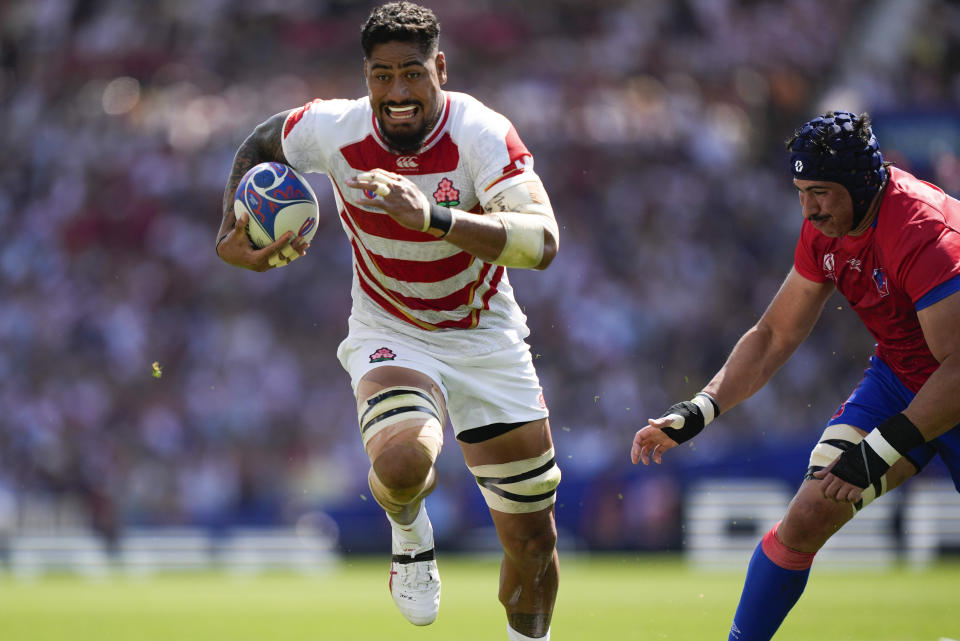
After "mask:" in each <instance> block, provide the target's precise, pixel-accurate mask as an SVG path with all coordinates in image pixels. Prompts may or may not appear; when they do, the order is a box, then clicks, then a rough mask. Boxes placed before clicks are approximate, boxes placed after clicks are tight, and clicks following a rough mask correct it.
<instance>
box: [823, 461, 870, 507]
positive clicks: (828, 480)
mask: <svg viewBox="0 0 960 641" xmlns="http://www.w3.org/2000/svg"><path fill="white" fill-rule="evenodd" d="M851 449H858V448H851ZM848 451H849V450H848ZM839 460H840V457H839V456H838V457H837V458H836V460H834V461H833V463H831V464H830V465H828V466H827V467H825V468H823V469H822V470H817V471H816V472H814V473H813V477H814V478H816V479H820V480H821V481H823V484H822V485H821V487H820V491H821V492H823V496H824V498H827V499H830V500H831V501H836V502H837V503H856V502H857V501H859V500H860V499H861V498H862V497H863V490H864V489H866V487H858V486H857V485H854V484H853V483H851V482H850V481H845V480H843V479H842V478H840V477H839V476H837V475H836V474H834V473H833V472H832V470H833V468H835V467H836V465H837V461H839Z"/></svg>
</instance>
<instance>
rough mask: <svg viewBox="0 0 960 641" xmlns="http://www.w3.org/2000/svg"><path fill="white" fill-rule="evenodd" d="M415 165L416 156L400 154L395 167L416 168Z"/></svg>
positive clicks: (416, 164) (416, 165)
mask: <svg viewBox="0 0 960 641" xmlns="http://www.w3.org/2000/svg"><path fill="white" fill-rule="evenodd" d="M417 167H418V163H417V157H416V156H400V157H399V158H397V169H416V168H417Z"/></svg>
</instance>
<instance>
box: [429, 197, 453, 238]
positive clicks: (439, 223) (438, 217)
mask: <svg viewBox="0 0 960 641" xmlns="http://www.w3.org/2000/svg"><path fill="white" fill-rule="evenodd" d="M452 226H453V212H451V211H450V209H449V208H447V207H441V206H440V205H430V229H439V230H440V231H442V232H443V233H442V234H440V238H443V237H444V236H446V235H447V234H449V233H450V227H452Z"/></svg>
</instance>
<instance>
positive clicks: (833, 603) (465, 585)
mask: <svg viewBox="0 0 960 641" xmlns="http://www.w3.org/2000/svg"><path fill="white" fill-rule="evenodd" d="M561 563H562V566H561V584H560V594H559V597H558V600H557V607H556V611H555V615H554V620H553V633H552V637H553V638H554V639H556V640H557V641H564V640H567V641H570V640H578V641H579V640H583V641H593V640H595V639H611V640H616V641H626V640H640V639H643V640H644V641H655V640H659V639H671V640H682V641H699V640H708V639H726V638H727V629H728V627H729V625H730V620H731V618H732V616H733V611H734V609H735V608H736V604H737V600H738V598H739V594H740V588H741V585H742V581H743V571H742V570H741V571H737V572H722V573H714V572H709V573H704V572H697V571H694V570H691V569H688V568H687V567H686V566H685V565H684V564H683V563H682V562H681V561H679V560H675V559H663V558H659V557H654V558H650V557H643V556H635V557H589V558H587V557H579V558H567V559H562V560H561ZM440 568H441V572H442V574H443V581H444V584H443V604H442V606H441V610H440V617H439V619H437V621H436V623H434V624H433V625H431V626H428V627H425V628H417V627H415V626H413V625H410V624H409V623H407V622H406V621H405V620H403V619H402V618H401V616H400V614H399V613H398V612H397V611H396V610H395V609H394V607H393V602H392V601H391V599H390V597H389V595H388V593H387V587H386V578H387V572H386V561H385V560H384V559H379V558H378V559H370V560H366V559H364V560H345V561H344V562H343V563H342V564H341V565H340V566H339V567H338V568H337V569H334V570H332V571H330V572H329V573H327V574H322V575H310V576H301V575H287V574H270V575H259V576H248V577H238V576H233V575H230V574H224V573H219V574H218V573H209V574H172V575H170V574H168V575H158V576H154V577H150V578H131V577H127V576H111V577H106V578H102V579H97V580H90V579H83V578H78V577H72V576H58V577H44V578H39V579H35V580H29V581H23V580H17V579H13V578H10V577H7V576H0V641H67V640H69V641H128V640H129V641H307V640H309V641H406V640H410V641H413V640H417V641H439V640H443V641H481V640H482V641H491V640H492V641H498V640H501V639H506V632H505V626H506V620H505V618H504V616H503V612H502V609H501V607H500V605H499V603H498V602H497V598H496V592H497V575H498V570H499V561H498V560H496V559H473V558H455V557H452V556H444V557H441V559H440ZM958 589H960V564H949V565H940V566H937V567H935V568H932V569H930V570H925V571H911V570H906V569H897V570H891V571H882V572H878V571H872V572H817V570H816V568H814V572H813V575H812V576H811V579H810V583H809V584H808V586H807V590H806V593H805V595H804V597H803V598H802V599H801V600H800V603H799V604H798V605H797V607H796V608H794V611H793V612H792V613H791V614H790V616H789V617H788V618H787V621H786V623H785V624H784V626H783V628H782V629H781V631H780V633H779V635H778V636H777V637H776V638H777V641H791V640H793V641H800V640H803V641H809V640H810V639H830V640H831V641H939V640H940V639H941V638H950V639H960V609H958V608H957V606H956V595H957V591H958Z"/></svg>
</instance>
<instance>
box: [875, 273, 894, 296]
mask: <svg viewBox="0 0 960 641" xmlns="http://www.w3.org/2000/svg"><path fill="white" fill-rule="evenodd" d="M873 284H874V285H876V286H877V292H878V293H879V294H880V298H883V297H884V296H887V295H888V294H889V293H890V288H889V287H888V286H887V275H886V273H884V271H883V268H882V267H878V268H877V269H875V270H873Z"/></svg>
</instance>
